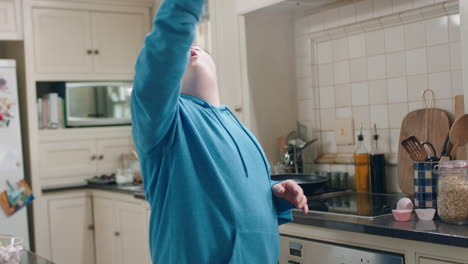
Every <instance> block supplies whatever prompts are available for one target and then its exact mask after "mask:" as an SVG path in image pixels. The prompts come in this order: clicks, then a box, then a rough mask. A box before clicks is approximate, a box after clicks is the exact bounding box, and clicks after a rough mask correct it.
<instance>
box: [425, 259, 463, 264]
mask: <svg viewBox="0 0 468 264" xmlns="http://www.w3.org/2000/svg"><path fill="white" fill-rule="evenodd" d="M418 263H419V264H463V263H460V262H452V261H444V260H437V259H432V258H425V257H421V258H419V262H418Z"/></svg>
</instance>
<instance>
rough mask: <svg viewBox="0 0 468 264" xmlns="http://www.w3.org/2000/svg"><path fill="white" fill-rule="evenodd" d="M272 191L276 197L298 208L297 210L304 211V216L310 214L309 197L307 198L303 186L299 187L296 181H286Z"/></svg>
mask: <svg viewBox="0 0 468 264" xmlns="http://www.w3.org/2000/svg"><path fill="white" fill-rule="evenodd" d="M272 190H273V194H274V195H275V196H276V197H279V198H281V199H283V200H286V201H288V202H289V203H290V204H292V205H294V206H296V208H297V209H302V212H304V214H307V213H308V212H309V206H308V205H307V197H305V195H304V191H303V190H302V188H301V186H299V184H297V183H296V182H295V181H293V180H286V181H283V182H280V183H278V184H275V185H273V187H272Z"/></svg>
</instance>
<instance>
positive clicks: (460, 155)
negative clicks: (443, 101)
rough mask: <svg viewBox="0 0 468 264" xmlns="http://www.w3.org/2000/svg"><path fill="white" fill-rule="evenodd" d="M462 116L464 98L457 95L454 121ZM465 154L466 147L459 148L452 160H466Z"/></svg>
mask: <svg viewBox="0 0 468 264" xmlns="http://www.w3.org/2000/svg"><path fill="white" fill-rule="evenodd" d="M463 114H465V96H463V95H457V96H455V120H457V119H458V118H459V117H460V116H462V115H463ZM466 152H467V148H466V146H459V147H458V148H457V151H456V154H455V157H454V158H455V159H457V160H466V159H467V155H466Z"/></svg>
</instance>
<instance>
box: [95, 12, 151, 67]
mask: <svg viewBox="0 0 468 264" xmlns="http://www.w3.org/2000/svg"><path fill="white" fill-rule="evenodd" d="M149 21H150V20H149V19H148V16H147V15H146V14H143V13H106V12H93V13H92V25H93V26H92V28H93V47H94V54H95V55H94V56H93V58H94V72H97V73H128V74H132V73H133V72H134V65H135V62H136V59H137V57H138V54H139V52H140V50H141V48H142V47H143V43H144V38H145V34H146V33H147V32H148V31H149V27H148V24H149V23H148V22H149Z"/></svg>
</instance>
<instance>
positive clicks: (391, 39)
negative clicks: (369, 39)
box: [385, 0, 406, 52]
mask: <svg viewBox="0 0 468 264" xmlns="http://www.w3.org/2000/svg"><path fill="white" fill-rule="evenodd" d="M405 1H406V0H405ZM404 48H405V31H404V29H403V26H397V27H391V28H386V29H385V50H386V51H387V52H395V51H400V50H403V49H404Z"/></svg>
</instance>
